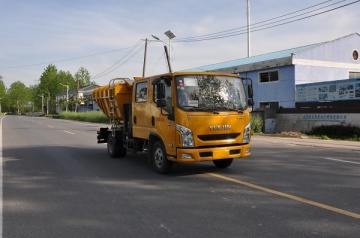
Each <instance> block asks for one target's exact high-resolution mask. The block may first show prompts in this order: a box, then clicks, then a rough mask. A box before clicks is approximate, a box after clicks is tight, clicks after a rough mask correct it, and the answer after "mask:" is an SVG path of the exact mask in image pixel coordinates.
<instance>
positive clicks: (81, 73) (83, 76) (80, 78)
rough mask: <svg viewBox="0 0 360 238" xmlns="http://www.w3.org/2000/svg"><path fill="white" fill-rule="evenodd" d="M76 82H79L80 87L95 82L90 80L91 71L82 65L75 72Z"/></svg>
mask: <svg viewBox="0 0 360 238" xmlns="http://www.w3.org/2000/svg"><path fill="white" fill-rule="evenodd" d="M74 78H75V82H76V83H77V86H78V87H83V86H86V85H90V84H94V82H91V81H90V73H89V71H88V70H87V69H85V68H84V67H81V68H80V69H79V70H78V71H77V72H76V73H75V76H74Z"/></svg>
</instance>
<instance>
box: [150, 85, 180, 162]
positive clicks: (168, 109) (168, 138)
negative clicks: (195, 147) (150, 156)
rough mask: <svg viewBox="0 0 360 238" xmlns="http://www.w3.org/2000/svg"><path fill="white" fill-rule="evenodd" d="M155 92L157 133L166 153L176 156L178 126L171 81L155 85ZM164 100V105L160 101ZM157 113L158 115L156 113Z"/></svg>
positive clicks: (155, 124) (154, 114) (154, 115)
mask: <svg viewBox="0 0 360 238" xmlns="http://www.w3.org/2000/svg"><path fill="white" fill-rule="evenodd" d="M160 88H162V89H161V91H162V92H161V93H160V94H162V96H161V97H162V98H161V99H160V98H159V95H158V94H159V90H160ZM153 92H154V104H153V105H154V106H155V107H156V110H154V113H153V117H154V126H155V131H156V133H157V134H158V135H159V136H160V137H161V139H162V142H163V143H164V146H165V150H166V153H167V154H168V155H171V156H174V157H175V156H176V147H175V132H176V124H175V120H174V102H173V99H174V97H173V94H172V87H171V80H170V79H166V80H165V79H161V80H159V81H158V82H157V83H155V84H154V85H153ZM159 100H162V103H159V102H158V101H159ZM155 111H156V113H155Z"/></svg>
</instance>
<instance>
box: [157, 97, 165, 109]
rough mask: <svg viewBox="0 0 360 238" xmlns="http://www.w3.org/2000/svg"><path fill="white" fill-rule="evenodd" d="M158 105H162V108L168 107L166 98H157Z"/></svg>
mask: <svg viewBox="0 0 360 238" xmlns="http://www.w3.org/2000/svg"><path fill="white" fill-rule="evenodd" d="M156 106H157V107H161V108H163V107H166V101H165V99H164V98H161V99H157V100H156Z"/></svg>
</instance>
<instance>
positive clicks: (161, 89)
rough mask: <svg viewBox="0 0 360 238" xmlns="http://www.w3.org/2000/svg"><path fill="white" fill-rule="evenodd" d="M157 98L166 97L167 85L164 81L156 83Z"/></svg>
mask: <svg viewBox="0 0 360 238" xmlns="http://www.w3.org/2000/svg"><path fill="white" fill-rule="evenodd" d="M156 86H157V87H156V99H164V98H165V85H164V83H158V84H157V85H156Z"/></svg>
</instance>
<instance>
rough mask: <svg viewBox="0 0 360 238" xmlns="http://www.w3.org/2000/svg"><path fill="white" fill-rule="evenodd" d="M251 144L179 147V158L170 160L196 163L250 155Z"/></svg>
mask: <svg viewBox="0 0 360 238" xmlns="http://www.w3.org/2000/svg"><path fill="white" fill-rule="evenodd" d="M250 148H251V146H250V144H244V145H239V146H228V147H213V148H201V149H198V148H190V149H188V148H178V149H177V156H176V157H177V158H168V159H169V160H172V161H176V162H180V163H194V162H201V161H211V160H218V159H236V158H245V157H248V156H250V154H251V152H250Z"/></svg>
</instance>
